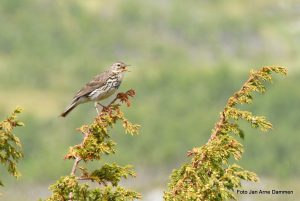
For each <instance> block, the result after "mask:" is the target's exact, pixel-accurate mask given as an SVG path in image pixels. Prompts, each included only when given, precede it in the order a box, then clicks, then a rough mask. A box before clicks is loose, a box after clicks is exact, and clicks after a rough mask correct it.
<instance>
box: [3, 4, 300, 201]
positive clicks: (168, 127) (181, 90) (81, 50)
mask: <svg viewBox="0 0 300 201" xmlns="http://www.w3.org/2000/svg"><path fill="white" fill-rule="evenodd" d="M182 2H183V1H180V0H173V1H170V0H152V1H138V0H131V1H129V0H123V1H108V0H103V1H96V0H85V1H80V0H77V1H58V0H1V2H0V24H1V26H0V90H1V93H0V117H1V119H3V118H4V117H5V116H6V115H7V114H8V113H9V112H10V111H12V110H13V108H14V107H15V106H17V105H20V106H22V107H24V108H25V113H24V114H23V116H22V120H23V121H24V122H25V123H26V127H25V128H24V129H22V130H21V129H20V130H19V133H20V134H19V136H20V137H21V140H22V141H23V144H24V151H25V159H24V160H23V161H22V162H21V164H20V165H19V167H20V170H21V172H22V174H23V177H22V178H21V181H19V185H20V186H21V187H18V188H20V189H22V185H23V186H27V185H38V184H44V185H45V188H46V186H47V185H49V184H50V183H53V181H54V180H56V179H57V178H59V176H61V175H64V174H66V173H68V172H69V170H70V167H71V163H70V162H68V161H63V160H62V158H63V156H64V153H66V150H67V149H68V147H69V146H70V145H72V144H75V143H78V142H79V140H80V137H81V136H80V134H79V133H76V131H75V128H77V127H79V126H80V125H82V124H83V123H88V122H91V121H92V119H93V117H94V116H95V111H94V108H93V106H92V104H86V105H82V106H80V107H78V108H77V109H76V110H75V111H74V112H72V113H71V114H70V116H68V117H67V118H66V119H62V118H58V115H59V114H60V113H61V112H62V110H63V109H64V108H65V106H66V105H67V104H68V103H69V101H70V100H71V98H72V96H73V95H74V93H75V92H76V91H77V90H78V89H79V88H80V87H81V86H82V85H83V84H84V83H85V82H87V81H89V80H90V79H91V78H92V77H93V76H94V75H96V74H97V73H100V72H102V71H103V70H104V69H105V68H106V67H107V66H108V65H110V64H111V63H113V62H115V61H118V60H121V61H124V62H125V63H129V64H131V65H133V66H134V67H132V72H131V73H129V74H128V75H127V76H126V78H125V81H124V82H123V84H122V87H121V89H120V90H121V91H125V90H127V89H129V88H134V89H136V92H137V97H136V98H135V99H134V101H133V104H132V108H129V109H127V108H124V110H125V111H126V113H128V118H129V119H131V120H132V121H136V122H138V123H139V124H141V125H142V129H141V132H140V133H141V134H140V136H138V137H136V138H130V137H128V136H125V135H123V134H122V133H120V132H119V129H118V128H116V130H115V131H114V135H113V136H114V137H116V138H117V142H118V145H119V152H118V153H117V154H116V156H115V158H113V159H110V160H116V161H119V162H121V163H123V164H127V163H131V164H133V165H135V166H136V167H137V168H138V170H140V171H141V175H140V177H142V178H145V177H146V178H147V179H148V180H147V181H148V185H149V188H153V186H164V185H166V182H165V180H166V179H167V175H168V174H169V173H170V172H171V170H172V169H173V168H175V167H177V165H178V164H179V163H181V162H183V161H184V160H185V153H186V151H187V150H189V149H191V148H192V147H194V146H199V145H201V144H203V143H205V142H206V141H207V139H208V136H209V135H210V131H211V129H212V127H213V125H214V123H215V122H216V120H217V119H218V114H219V111H220V110H221V109H222V107H223V106H224V105H225V101H226V100H227V98H228V97H229V96H230V95H231V94H232V93H233V92H234V91H235V90H237V89H238V88H239V87H240V85H241V83H242V82H243V81H244V80H245V79H247V75H248V72H249V70H250V69H251V68H259V67H261V66H263V65H273V64H274V65H275V64H276V65H284V66H287V67H288V69H289V72H290V73H289V76H288V77H287V78H285V79H281V78H280V79H275V84H274V85H273V86H270V87H269V89H270V90H269V91H268V93H267V94H266V95H264V96H261V95H259V96H258V97H257V99H256V101H255V104H254V105H253V106H252V107H251V109H253V111H254V113H257V114H262V115H266V116H267V117H268V118H269V120H270V121H271V122H272V123H273V124H274V130H273V131H272V132H271V133H270V134H267V135H266V134H259V133H256V131H255V132H253V131H254V130H252V129H250V128H248V127H245V131H246V139H245V142H244V143H245V146H246V147H245V149H246V152H245V155H244V159H243V161H242V165H244V166H245V168H248V169H250V170H253V171H255V172H257V173H258V174H259V175H261V176H263V177H268V178H272V179H274V180H279V181H282V180H284V181H289V180H292V179H293V178H295V177H296V176H299V175H300V162H299V160H298V153H299V151H300V148H299V142H300V135H299V133H300V126H299V120H300V112H299V102H300V91H299V86H300V71H299V64H300V57H299V56H298V55H299V54H300V48H299V42H300V3H299V2H298V1H296V0H294V1H293V0H285V1H284V0H281V1H279V0H274V1H269V0H253V1H248V2H245V1H238V0H232V1H225V0H211V1H207V0H200V1H199V0H198V1H197V0H191V1H185V2H184V3H182ZM149 174H152V175H153V176H149ZM1 177H2V176H1ZM153 178H154V179H153ZM155 179H156V180H158V181H153V180H155ZM151 182H152V183H153V186H151V185H152V184H151ZM4 183H7V186H6V187H5V189H4V190H3V191H4V192H5V191H6V190H7V189H10V188H11V189H13V185H15V183H16V181H15V180H14V179H11V178H6V179H5V181H4ZM45 190H46V189H38V191H41V192H42V193H41V195H44V194H43V192H44V191H45ZM143 190H144V189H143ZM1 191H2V189H1ZM20 192H21V190H20ZM30 193H31V194H32V195H31V196H32V197H33V198H34V199H35V200H36V199H37V194H36V193H33V192H30ZM14 194H15V195H14ZM4 196H7V197H4V198H5V199H6V200H14V199H16V200H18V199H17V198H14V197H13V196H16V192H12V193H8V194H7V195H4ZM9 196H11V197H9ZM23 199H27V198H24V197H23ZM28 200H32V199H30V198H28ZM25 201H26V200H25Z"/></svg>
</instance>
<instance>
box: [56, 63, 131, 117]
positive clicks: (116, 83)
mask: <svg viewBox="0 0 300 201" xmlns="http://www.w3.org/2000/svg"><path fill="white" fill-rule="evenodd" d="M128 66H129V65H127V64H125V63H123V62H116V63H114V64H112V65H111V66H110V67H109V68H108V69H107V70H106V71H104V72H103V73H101V74H99V75H97V76H95V77H94V78H93V79H92V80H91V81H90V82H88V83H86V84H85V86H83V87H82V88H81V89H80V90H79V91H78V92H77V93H76V94H75V96H74V97H73V99H72V101H71V103H70V104H69V105H68V106H67V107H66V109H65V111H64V112H63V113H61V114H60V116H61V117H66V116H67V115H68V114H69V113H70V112H71V111H72V110H73V109H74V108H75V107H76V106H78V105H79V104H82V103H86V102H91V101H93V102H94V103H95V107H96V110H97V112H98V107H97V106H98V105H101V104H100V103H99V101H101V100H103V99H106V98H108V97H110V96H111V95H113V94H114V93H115V92H116V91H117V89H118V88H119V87H120V85H121V83H122V81H123V78H124V75H125V73H126V72H128ZM101 106H102V105H101Z"/></svg>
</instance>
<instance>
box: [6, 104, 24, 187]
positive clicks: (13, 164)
mask: <svg viewBox="0 0 300 201" xmlns="http://www.w3.org/2000/svg"><path fill="white" fill-rule="evenodd" d="M21 111H22V109H21V108H16V109H15V111H14V112H13V113H12V114H11V115H10V116H9V117H8V118H7V119H5V120H4V121H2V122H0V162H1V164H3V165H4V166H6V168H7V171H8V172H9V173H10V174H11V175H13V176H14V177H19V176H20V173H19V171H18V170H17V163H18V161H19V160H20V159H21V158H22V157H23V153H22V146H21V142H20V140H19V138H18V137H16V136H15V135H14V133H13V130H14V128H16V127H17V126H24V123H23V122H21V121H18V120H17V114H19V113H21ZM0 185H1V186H3V183H2V182H1V181H0Z"/></svg>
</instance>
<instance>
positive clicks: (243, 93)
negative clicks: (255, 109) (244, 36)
mask: <svg viewBox="0 0 300 201" xmlns="http://www.w3.org/2000/svg"><path fill="white" fill-rule="evenodd" d="M272 72H275V73H281V74H286V69H285V68H282V67H269V66H267V67H263V68H262V69H261V70H259V71H251V73H250V77H249V79H248V80H247V81H246V82H245V83H244V85H243V86H242V88H241V89H240V90H239V91H238V92H236V93H235V94H234V95H233V96H232V97H230V98H229V99H228V102H227V104H226V106H225V108H224V110H223V111H222V112H221V113H220V120H219V121H218V122H217V123H216V125H215V128H214V129H213V130H212V134H211V137H210V139H209V141H208V142H207V143H206V144H205V145H203V146H201V147H198V148H193V149H192V150H191V151H189V152H188V156H189V157H192V159H191V161H190V162H189V163H186V164H184V165H183V166H182V167H181V168H180V169H178V170H174V171H173V173H172V175H171V182H170V183H169V188H168V191H166V192H165V194H164V199H165V200H167V201H171V200H172V201H183V200H184V201H193V200H197V201H200V200H203V201H207V200H217V201H222V200H230V199H236V198H235V196H234V192H233V190H234V189H235V188H237V187H240V186H241V180H248V181H258V177H257V176H256V174H255V173H253V172H249V171H247V170H244V169H243V168H242V167H240V166H238V165H237V164H231V163H230V162H229V159H230V158H232V157H233V158H234V159H235V160H239V159H241V156H242V153H243V145H242V144H241V143H240V142H239V141H237V140H236V139H235V138H234V137H233V135H232V134H234V135H238V136H240V137H241V138H243V137H244V133H243V131H242V130H241V129H240V127H239V125H238V120H240V119H243V120H246V121H248V122H249V123H250V124H251V126H252V127H254V128H259V129H260V130H262V131H267V130H269V129H271V128H272V124H271V123H270V122H268V121H267V120H266V118H265V117H263V116H254V115H253V114H252V113H251V112H248V111H242V110H240V109H238V108H236V106H237V105H240V104H249V103H252V101H253V97H252V95H253V92H259V93H264V92H265V91H266V88H265V86H264V82H265V81H269V82H270V81H271V80H272V77H271V73H272Z"/></svg>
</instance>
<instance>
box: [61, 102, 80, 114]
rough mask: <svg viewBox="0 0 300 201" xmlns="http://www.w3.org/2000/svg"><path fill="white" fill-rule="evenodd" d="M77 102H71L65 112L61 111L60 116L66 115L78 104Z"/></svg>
mask: <svg viewBox="0 0 300 201" xmlns="http://www.w3.org/2000/svg"><path fill="white" fill-rule="evenodd" d="M77 105H78V104H77V102H73V103H72V104H70V105H69V106H68V107H67V108H66V109H65V111H64V112H63V113H61V114H60V115H59V116H61V117H66V116H67V115H68V114H69V113H70V112H71V111H72V110H73V109H74V108H75V107H76V106H77Z"/></svg>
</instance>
